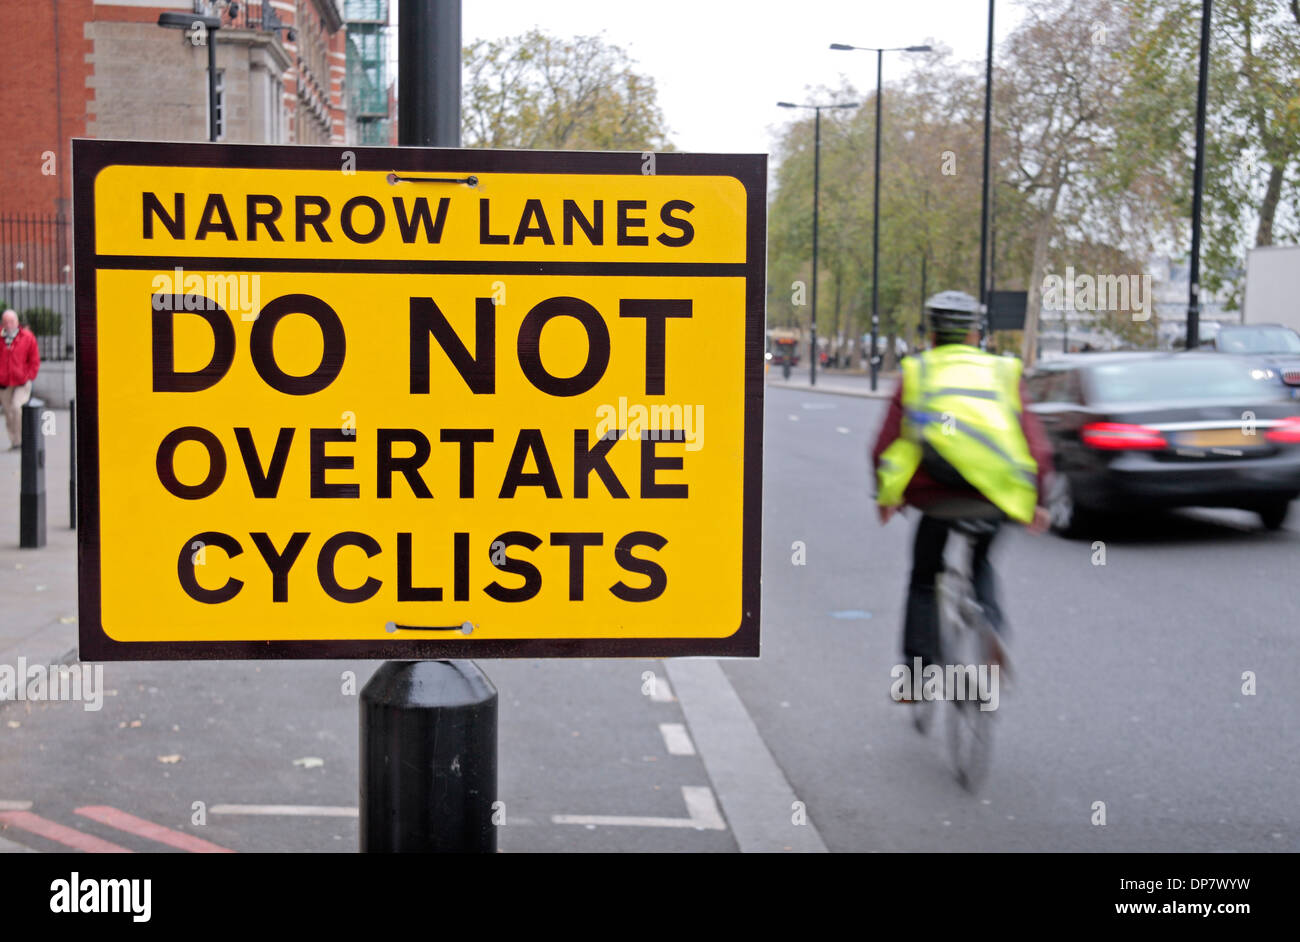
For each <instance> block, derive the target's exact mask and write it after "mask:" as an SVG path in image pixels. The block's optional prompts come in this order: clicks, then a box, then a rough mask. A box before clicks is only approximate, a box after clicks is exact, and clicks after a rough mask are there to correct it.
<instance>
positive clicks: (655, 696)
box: [650, 674, 677, 703]
mask: <svg viewBox="0 0 1300 942" xmlns="http://www.w3.org/2000/svg"><path fill="white" fill-rule="evenodd" d="M650 699H651V700H653V701H654V702H655V703H672V702H673V701H674V700H676V699H677V698H676V697H674V696H673V688H672V684H670V683H668V678H667V677H660V676H658V675H657V674H656V675H655V679H654V683H653V684H651V685H650Z"/></svg>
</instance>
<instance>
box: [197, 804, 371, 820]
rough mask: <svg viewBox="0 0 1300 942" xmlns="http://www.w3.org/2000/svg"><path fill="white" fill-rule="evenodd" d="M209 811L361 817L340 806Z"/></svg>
mask: <svg viewBox="0 0 1300 942" xmlns="http://www.w3.org/2000/svg"><path fill="white" fill-rule="evenodd" d="M208 810H209V811H210V812H212V814H265V815H277V814H283V815H298V816H301V817H320V818H357V817H360V816H361V811H360V809H358V808H346V807H342V806H340V805H213V806H212V807H211V808H209V809H208Z"/></svg>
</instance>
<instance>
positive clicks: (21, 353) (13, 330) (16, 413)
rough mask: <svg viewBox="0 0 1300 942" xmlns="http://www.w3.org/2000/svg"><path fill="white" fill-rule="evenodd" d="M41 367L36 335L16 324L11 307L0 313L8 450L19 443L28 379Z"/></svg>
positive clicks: (0, 395)
mask: <svg viewBox="0 0 1300 942" xmlns="http://www.w3.org/2000/svg"><path fill="white" fill-rule="evenodd" d="M40 368H41V354H40V351H38V350H37V349H36V335H35V334H33V333H32V332H31V331H30V330H28V329H27V328H26V327H19V326H18V314H17V312H16V311H14V310H13V309H12V308H11V309H10V310H7V311H5V312H4V314H3V315H0V408H3V409H4V413H5V428H6V430H7V431H8V432H9V443H10V450H11V451H12V450H13V449H16V448H21V447H22V445H23V420H22V416H23V413H22V409H23V404H24V403H26V402H27V400H28V399H30V398H31V395H32V380H34V379H36V374H37V372H39V371H40Z"/></svg>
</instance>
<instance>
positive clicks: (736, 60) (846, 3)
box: [393, 0, 1021, 153]
mask: <svg viewBox="0 0 1300 942" xmlns="http://www.w3.org/2000/svg"><path fill="white" fill-rule="evenodd" d="M393 6H394V7H396V6H397V4H396V3H393ZM1020 15H1021V12H1020V10H1019V8H1018V7H1017V6H1016V5H1014V4H1013V3H1011V2H1009V0H998V4H997V16H996V18H995V24H994V35H995V37H996V39H997V41H998V42H1001V40H1002V39H1003V38H1004V37H1005V36H1006V35H1007V33H1009V32H1010V31H1011V29H1012V28H1013V27H1014V25H1015V23H1016V22H1018V20H1019V18H1020ZM461 17H462V23H461V32H462V37H463V40H464V42H465V44H467V45H468V44H469V43H471V42H473V41H474V40H476V39H500V38H503V37H506V36H516V35H518V34H520V33H523V32H526V31H528V30H529V29H532V28H533V27H534V26H536V27H538V28H540V29H542V30H544V31H546V32H548V33H551V34H553V35H556V36H559V37H564V38H567V37H572V36H578V35H592V34H594V35H600V36H602V37H603V38H604V39H605V41H606V42H608V43H611V44H613V45H616V46H621V47H622V48H623V49H624V50H626V51H627V53H628V54H629V55H630V56H631V57H632V58H633V59H635V60H636V62H637V69H638V71H640V72H642V73H644V74H646V75H649V76H651V77H652V78H653V79H654V80H655V84H656V87H657V88H658V91H659V103H660V106H661V108H662V109H663V113H664V118H665V120H666V122H667V124H668V127H669V139H670V140H671V141H672V142H673V144H674V145H676V147H677V148H678V149H679V150H683V151H693V152H696V153H706V152H722V153H767V152H769V151H770V150H771V147H772V142H773V140H774V133H775V132H776V130H777V129H778V128H779V127H781V126H782V125H784V124H785V123H787V122H789V121H791V120H795V119H797V117H798V116H799V114H800V113H799V112H795V111H790V110H786V109H778V108H777V107H776V102H777V101H800V102H802V101H808V100H809V99H808V98H807V97H806V94H805V93H806V89H808V88H811V87H816V86H819V85H826V86H830V87H836V86H838V85H839V84H840V81H841V76H845V77H847V78H848V79H849V80H850V81H851V82H852V83H853V84H854V85H855V86H856V87H857V88H859V89H861V90H863V91H869V90H870V89H872V88H873V87H874V86H875V70H876V56H875V54H874V53H870V52H833V51H831V50H830V49H829V48H827V47H828V46H829V45H830V44H831V43H833V42H842V43H849V44H852V45H858V46H886V47H888V46H910V45H917V44H923V43H931V44H934V43H942V44H944V45H946V46H948V47H950V48H951V49H952V50H953V53H954V55H955V56H956V57H957V58H958V59H962V60H967V61H970V62H979V63H980V64H982V63H983V59H984V44H985V39H986V35H987V29H988V4H987V3H986V2H984V0H798V2H785V3H777V2H772V0H748V2H746V0H740V2H734V0H733V2H721V0H654V2H640V0H463V7H462V13H461ZM906 68H907V65H906V59H905V58H904V57H903V56H901V55H899V54H898V53H886V54H885V83H886V84H888V83H889V82H890V80H891V79H896V78H898V77H899V76H900V75H901V74H903V70H905V69H906Z"/></svg>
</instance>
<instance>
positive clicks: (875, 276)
mask: <svg viewBox="0 0 1300 942" xmlns="http://www.w3.org/2000/svg"><path fill="white" fill-rule="evenodd" d="M884 57H885V52H884V50H883V49H877V50H876V172H875V180H874V181H873V184H874V187H875V196H874V197H873V198H872V201H871V360H870V368H871V390H872V392H874V391H875V389H876V373H877V363H876V361H877V359H878V358H879V354H878V353H877V349H878V340H877V336H878V334H879V333H880V99H881V96H882V94H883V93H884V89H883V88H881V85H880V77H881V74H882V71H883V65H882V63H883V61H884Z"/></svg>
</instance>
